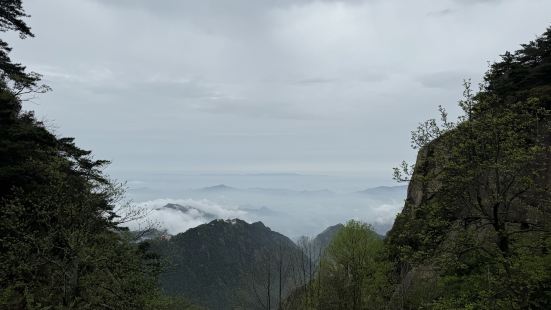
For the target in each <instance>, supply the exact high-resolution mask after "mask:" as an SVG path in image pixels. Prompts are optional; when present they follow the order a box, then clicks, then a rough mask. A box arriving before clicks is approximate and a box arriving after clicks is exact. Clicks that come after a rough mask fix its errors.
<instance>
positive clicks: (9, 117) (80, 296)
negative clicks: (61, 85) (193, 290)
mask: <svg viewBox="0 0 551 310" xmlns="http://www.w3.org/2000/svg"><path fill="white" fill-rule="evenodd" d="M25 17H27V16H26V14H25V13H24V11H23V9H22V6H21V1H17V0H5V1H2V2H0V31H1V32H6V31H10V30H11V31H16V32H18V33H19V35H20V37H22V38H24V37H28V36H32V33H31V32H30V28H29V27H28V26H27V25H26V24H25V22H24V21H23V18H25ZM9 51H10V48H9V46H8V45H7V43H5V42H4V41H1V40H0V261H1V262H2V264H0V308H2V309H69V308H78V309H168V308H170V307H171V304H173V303H172V301H170V300H168V299H166V298H165V297H164V296H162V295H161V294H160V292H159V290H158V289H157V286H156V275H157V273H158V268H159V264H158V260H157V258H156V257H155V256H153V255H151V254H150V253H149V251H148V249H147V246H145V245H144V244H141V245H138V244H136V243H134V242H131V240H129V239H128V238H127V237H126V234H125V229H124V228H122V227H121V224H122V223H121V222H120V219H119V218H118V215H117V214H116V212H115V207H116V206H117V205H120V202H121V199H122V197H123V196H122V194H123V191H122V190H123V188H122V187H121V186H120V185H118V184H117V183H115V182H113V181H111V180H109V178H108V177H107V176H106V175H105V174H104V173H103V171H102V170H103V168H104V167H105V166H106V165H107V164H108V162H107V161H103V160H95V159H94V158H93V157H92V155H91V152H90V151H86V150H82V149H80V148H79V147H77V146H76V144H75V143H74V139H73V138H59V137H57V136H55V135H54V134H52V133H51V132H49V131H48V130H47V128H46V127H45V126H44V124H42V123H41V122H39V121H37V120H36V119H35V118H34V115H33V113H32V112H23V111H22V110H21V102H22V100H24V98H23V97H22V96H24V94H28V93H32V92H37V91H41V90H44V88H41V87H40V86H38V82H39V76H38V75H36V74H33V73H26V72H25V67H24V66H22V65H20V64H14V63H12V61H11V60H10V59H9V57H8V53H9Z"/></svg>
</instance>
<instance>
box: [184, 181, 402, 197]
mask: <svg viewBox="0 0 551 310" xmlns="http://www.w3.org/2000/svg"><path fill="white" fill-rule="evenodd" d="M194 191H195V192H207V193H215V192H255V193H264V194H272V195H274V194H295V195H308V194H311V195H337V194H362V195H366V196H373V197H377V198H383V199H384V198H388V197H394V196H396V195H402V196H405V195H406V191H407V185H400V186H378V187H373V188H368V189H365V190H362V191H357V192H353V193H337V192H334V191H331V190H328V189H320V190H292V189H283V188H262V187H252V188H236V187H231V186H228V185H226V184H218V185H214V186H208V187H203V188H200V189H195V190H194Z"/></svg>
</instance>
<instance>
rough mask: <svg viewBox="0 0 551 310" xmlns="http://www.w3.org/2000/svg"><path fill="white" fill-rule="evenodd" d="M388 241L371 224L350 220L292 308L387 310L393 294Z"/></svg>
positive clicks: (337, 235) (325, 253)
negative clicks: (387, 254) (389, 279)
mask: <svg viewBox="0 0 551 310" xmlns="http://www.w3.org/2000/svg"><path fill="white" fill-rule="evenodd" d="M390 267H391V266H390V263H389V262H387V261H386V257H385V253H384V244H383V241H382V239H381V238H380V236H379V235H377V233H375V232H374V231H373V229H372V227H371V226H369V225H367V224H365V223H361V222H356V221H350V222H348V223H347V224H346V225H345V226H344V227H343V228H342V229H340V230H339V231H338V232H337V234H336V235H335V237H334V238H333V240H332V241H331V243H330V244H329V246H328V248H327V249H326V251H325V252H324V255H323V256H322V259H321V261H320V262H319V266H318V273H317V275H316V278H315V279H313V280H312V281H311V282H310V284H309V286H310V288H305V289H304V291H307V290H310V291H311V292H315V294H313V295H307V294H303V295H302V296H300V297H302V299H303V300H302V304H300V303H299V300H300V297H299V296H295V300H294V303H295V304H300V306H295V307H293V308H290V309H299V308H301V309H384V308H386V305H387V303H388V299H389V295H390V293H391V286H390V282H389V281H388V273H389V272H390Z"/></svg>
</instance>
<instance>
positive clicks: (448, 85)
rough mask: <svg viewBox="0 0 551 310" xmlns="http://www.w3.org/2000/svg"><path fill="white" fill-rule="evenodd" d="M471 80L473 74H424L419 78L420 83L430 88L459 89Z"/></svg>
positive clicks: (450, 72)
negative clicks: (466, 81)
mask: <svg viewBox="0 0 551 310" xmlns="http://www.w3.org/2000/svg"><path fill="white" fill-rule="evenodd" d="M471 78H473V76H472V74H468V73H466V72H453V71H444V72H436V73H431V74H424V75H422V76H420V77H419V82H421V84H422V85H423V86H425V87H428V88H439V89H458V88H460V87H461V85H463V81H464V80H468V79H471ZM476 78H478V77H476Z"/></svg>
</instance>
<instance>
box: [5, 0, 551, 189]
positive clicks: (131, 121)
mask: <svg viewBox="0 0 551 310" xmlns="http://www.w3.org/2000/svg"><path fill="white" fill-rule="evenodd" d="M476 3H481V4H479V5H476ZM25 5H26V7H27V10H28V13H30V14H31V15H32V18H31V19H30V21H29V23H30V24H31V26H32V27H33V30H34V32H35V33H36V35H37V36H36V38H33V39H28V40H24V41H20V40H17V38H15V37H8V39H9V41H10V43H11V44H12V45H13V46H14V52H13V57H14V59H16V60H17V61H20V62H22V63H24V64H28V66H29V68H30V69H32V70H35V71H37V72H41V73H43V74H44V78H45V81H46V82H48V83H49V84H50V85H51V86H52V87H53V88H54V90H55V91H54V92H52V93H50V94H46V95H44V96H41V97H39V98H38V99H36V100H35V104H32V103H28V105H27V108H31V109H34V110H36V111H37V115H38V116H39V117H40V118H46V119H48V120H50V122H51V123H53V124H55V125H56V126H57V127H58V128H59V130H58V132H59V134H60V135H69V136H76V137H77V142H78V143H79V144H80V145H82V146H83V147H85V148H90V149H93V150H94V151H95V154H96V156H97V157H98V158H107V159H111V160H112V161H113V165H112V167H111V168H110V170H109V171H110V172H111V173H112V174H113V175H114V176H115V177H118V178H120V179H126V178H128V177H127V175H128V173H129V172H135V173H139V172H140V171H141V173H143V174H148V173H150V172H151V171H165V172H166V171H169V172H171V171H180V172H182V171H184V172H185V171H218V172H220V171H231V172H263V171H269V172H296V171H298V172H305V173H326V174H337V175H339V174H346V175H357V174H361V175H366V176H369V178H371V179H372V180H373V182H377V183H391V182H392V181H391V173H390V171H391V167H392V166H394V165H396V164H397V163H399V162H401V160H402V159H410V160H411V159H413V158H414V157H415V154H414V152H413V151H411V150H410V149H409V131H410V130H411V129H412V128H414V127H415V126H416V124H417V123H418V122H419V121H422V120H423V119H427V118H429V117H432V116H433V114H434V111H435V107H436V106H437V105H439V104H442V105H444V106H446V107H447V108H448V110H449V111H450V113H454V112H456V110H454V108H453V106H454V105H455V102H457V99H459V97H460V95H461V80H462V79H463V78H465V77H473V78H474V79H476V78H478V77H480V76H481V75H482V74H483V72H484V71H485V70H486V69H487V61H492V60H495V59H497V57H498V55H500V54H502V53H503V52H504V51H506V50H514V49H516V48H517V47H518V45H519V43H522V42H526V41H527V40H530V39H532V38H533V37H534V35H537V34H539V33H541V32H542V31H543V30H544V29H545V28H546V27H547V26H548V25H549V16H548V15H549V14H547V12H549V11H551V2H549V1H547V0H533V1H520V0H507V1H505V0H503V1H491V2H489V1H488V2H484V3H483V5H482V2H479V1H467V2H465V1H456V0H419V1H403V0H389V1H382V0H369V1H361V0H357V1H352V0H350V1H314V0H303V1H299V0H297V1H292V0H282V1H258V0H235V1H222V0H218V1H215V0H205V1H179V0H164V1H153V0H149V1H146V0H117V1H108V0H50V1H43V0H26V1H25ZM59 12H67V13H64V14H60V13H59ZM428 12H439V14H440V15H444V16H445V17H442V18H435V17H434V16H427V13H428ZM452 12H453V14H452ZM52 16H55V18H52ZM511 20H514V21H515V22H511ZM37 51H39V52H37ZM223 132H229V133H238V134H229V135H220V133H223ZM257 133H274V134H270V135H269V136H266V135H263V134H257ZM372 185H377V184H372Z"/></svg>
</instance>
